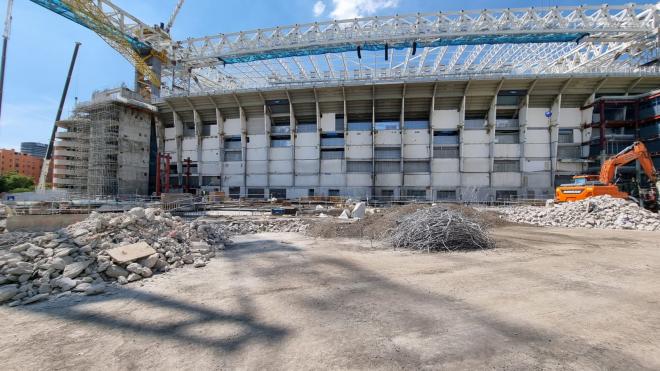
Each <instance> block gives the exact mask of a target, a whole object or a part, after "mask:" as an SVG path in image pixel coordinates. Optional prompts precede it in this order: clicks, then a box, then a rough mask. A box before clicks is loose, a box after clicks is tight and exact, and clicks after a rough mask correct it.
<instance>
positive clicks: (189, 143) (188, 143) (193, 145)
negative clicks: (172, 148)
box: [181, 138, 197, 151]
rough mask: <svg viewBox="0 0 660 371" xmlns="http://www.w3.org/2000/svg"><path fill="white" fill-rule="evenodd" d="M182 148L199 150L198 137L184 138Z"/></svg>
mask: <svg viewBox="0 0 660 371" xmlns="http://www.w3.org/2000/svg"><path fill="white" fill-rule="evenodd" d="M181 149H183V150H184V151H192V150H195V151H196V150H197V139H195V138H183V141H182V143H181Z"/></svg>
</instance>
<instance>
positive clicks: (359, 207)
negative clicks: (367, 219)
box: [351, 202, 367, 219]
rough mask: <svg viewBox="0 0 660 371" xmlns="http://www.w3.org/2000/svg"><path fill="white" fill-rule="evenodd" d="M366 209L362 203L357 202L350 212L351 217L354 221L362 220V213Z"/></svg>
mask: <svg viewBox="0 0 660 371" xmlns="http://www.w3.org/2000/svg"><path fill="white" fill-rule="evenodd" d="M366 209H367V205H365V204H364V202H358V203H357V204H355V206H354V207H353V211H351V217H352V218H355V219H361V218H364V213H365V210H366Z"/></svg>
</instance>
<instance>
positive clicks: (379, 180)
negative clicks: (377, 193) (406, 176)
mask: <svg viewBox="0 0 660 371" xmlns="http://www.w3.org/2000/svg"><path fill="white" fill-rule="evenodd" d="M401 176H402V175H401V174H396V173H391V174H376V180H375V183H376V186H382V187H396V186H399V185H401V180H402V179H401Z"/></svg>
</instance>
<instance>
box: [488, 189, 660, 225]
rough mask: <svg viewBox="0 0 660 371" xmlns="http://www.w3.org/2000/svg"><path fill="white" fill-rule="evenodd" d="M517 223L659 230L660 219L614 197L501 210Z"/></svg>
mask: <svg viewBox="0 0 660 371" xmlns="http://www.w3.org/2000/svg"><path fill="white" fill-rule="evenodd" d="M500 212H501V213H502V217H503V218H504V219H506V220H508V221H512V222H516V223H526V224H533V225H538V226H544V227H569V228H570V227H573V228H575V227H582V228H601V229H635V230H642V231H657V230H660V216H659V215H658V214H655V213H653V212H650V211H648V210H645V209H644V208H642V207H639V205H637V204H636V203H634V202H631V201H627V200H624V199H621V198H613V197H611V196H598V197H591V198H588V199H585V200H581V201H575V202H564V203H559V204H550V205H549V206H548V207H534V206H513V207H507V208H502V209H501V210H500Z"/></svg>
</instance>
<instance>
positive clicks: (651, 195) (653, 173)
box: [555, 142, 660, 210]
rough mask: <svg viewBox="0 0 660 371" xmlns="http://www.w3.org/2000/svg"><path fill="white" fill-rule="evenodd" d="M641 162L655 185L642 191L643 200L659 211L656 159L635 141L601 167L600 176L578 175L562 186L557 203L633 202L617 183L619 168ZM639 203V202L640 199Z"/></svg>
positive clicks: (640, 193)
mask: <svg viewBox="0 0 660 371" xmlns="http://www.w3.org/2000/svg"><path fill="white" fill-rule="evenodd" d="M635 160H637V161H639V164H640V166H641V168H642V170H643V171H644V174H646V176H647V177H648V179H649V182H650V183H651V188H650V189H640V191H639V197H640V199H641V200H642V201H643V204H644V206H645V207H647V208H649V209H652V210H657V208H658V190H659V189H660V182H659V181H658V172H657V170H656V169H655V167H654V166H653V159H652V158H651V155H650V154H649V152H648V150H647V149H646V146H645V145H644V143H642V142H635V143H633V144H632V145H630V146H628V147H626V148H625V149H624V150H623V151H621V152H619V153H617V154H616V155H614V156H612V157H610V158H609V159H607V160H606V161H605V162H604V163H603V165H602V166H601V168H600V175H576V176H574V177H573V183H571V184H562V185H560V186H559V187H557V189H556V190H555V202H570V201H579V200H584V199H586V198H589V197H594V196H603V195H610V196H612V197H617V198H626V199H629V198H630V199H633V198H632V197H631V196H630V195H629V194H628V193H627V192H623V191H621V190H620V189H619V187H618V186H617V185H616V182H615V181H614V177H615V176H616V170H617V168H618V167H619V166H623V165H626V164H629V163H631V162H633V161H635ZM636 201H639V200H636Z"/></svg>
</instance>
